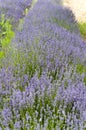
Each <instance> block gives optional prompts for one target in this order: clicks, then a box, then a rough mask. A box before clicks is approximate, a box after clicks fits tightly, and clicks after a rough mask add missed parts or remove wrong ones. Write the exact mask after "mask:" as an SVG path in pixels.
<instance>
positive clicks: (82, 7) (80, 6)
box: [63, 0, 86, 22]
mask: <svg viewBox="0 0 86 130" xmlns="http://www.w3.org/2000/svg"><path fill="white" fill-rule="evenodd" d="M63 3H64V6H66V7H69V8H70V9H71V10H72V11H73V13H74V15H75V17H76V19H77V20H78V21H79V22H86V0H63Z"/></svg>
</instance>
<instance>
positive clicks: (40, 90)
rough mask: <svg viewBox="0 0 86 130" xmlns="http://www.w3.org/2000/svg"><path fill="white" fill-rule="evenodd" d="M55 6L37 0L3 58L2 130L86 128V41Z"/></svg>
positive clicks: (0, 73) (0, 90)
mask: <svg viewBox="0 0 86 130" xmlns="http://www.w3.org/2000/svg"><path fill="white" fill-rule="evenodd" d="M28 2H29V1H28ZM54 2H55V1H54V0H52V1H51V0H47V1H46V0H38V1H37V3H36V4H35V6H34V7H33V8H32V9H31V10H30V11H29V12H28V14H27V15H26V16H25V18H24V23H23V27H22V29H21V30H19V31H17V32H16V34H15V38H14V39H13V40H12V42H11V44H10V47H9V51H8V52H7V53H6V54H7V55H6V57H4V58H3V59H2V65H1V68H0V129H1V130H85V129H86V117H85V115H86V103H85V100H86V54H85V53H86V43H85V41H84V40H83V39H82V38H81V36H80V33H79V31H78V28H77V23H76V21H75V19H74V17H73V14H72V12H71V11H69V10H68V9H65V8H63V7H62V6H61V5H60V4H55V3H54ZM19 3H20V2H19ZM18 18H19V17H18ZM60 21H61V24H60ZM62 21H63V22H62ZM64 21H65V24H64ZM72 24H74V25H72ZM66 25H68V26H66ZM71 29H72V30H71ZM68 30H69V31H68Z"/></svg>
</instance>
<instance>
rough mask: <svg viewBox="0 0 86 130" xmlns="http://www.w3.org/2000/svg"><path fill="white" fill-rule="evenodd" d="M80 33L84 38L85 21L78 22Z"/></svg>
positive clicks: (85, 34) (85, 33)
mask: <svg viewBox="0 0 86 130" xmlns="http://www.w3.org/2000/svg"><path fill="white" fill-rule="evenodd" d="M78 26H79V30H80V33H81V35H82V37H83V38H84V39H86V23H78Z"/></svg>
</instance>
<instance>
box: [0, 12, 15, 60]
mask: <svg viewBox="0 0 86 130" xmlns="http://www.w3.org/2000/svg"><path fill="white" fill-rule="evenodd" d="M13 37H14V32H13V30H12V25H11V24H10V21H9V20H5V18H4V15H2V17H1V21H0V58H2V57H3V56H5V52H6V50H7V48H8V46H9V44H10V42H11V40H12V38H13Z"/></svg>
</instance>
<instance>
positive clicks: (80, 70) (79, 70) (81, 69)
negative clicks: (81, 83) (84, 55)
mask: <svg viewBox="0 0 86 130" xmlns="http://www.w3.org/2000/svg"><path fill="white" fill-rule="evenodd" d="M76 72H77V73H79V74H82V73H86V66H84V65H82V64H78V65H77V67H76Z"/></svg>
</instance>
